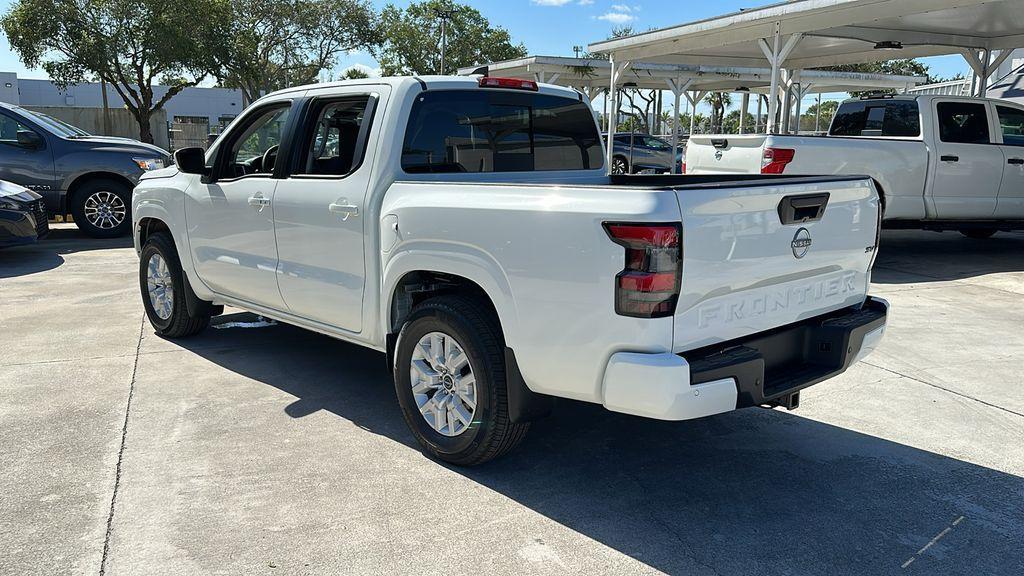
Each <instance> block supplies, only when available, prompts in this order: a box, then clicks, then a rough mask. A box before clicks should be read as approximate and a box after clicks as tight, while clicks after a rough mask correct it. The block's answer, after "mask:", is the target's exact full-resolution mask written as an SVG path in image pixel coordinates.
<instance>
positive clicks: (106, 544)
mask: <svg viewBox="0 0 1024 576" xmlns="http://www.w3.org/2000/svg"><path fill="white" fill-rule="evenodd" d="M145 327H146V316H145V315H143V316H142V322H141V323H139V339H138V342H136V343H135V362H134V363H133V364H132V376H131V380H130V382H129V383H128V400H127V402H125V406H124V425H123V426H122V427H121V446H120V447H119V448H118V450H117V467H116V468H115V471H114V490H113V492H112V493H111V494H110V512H109V514H107V531H106V534H104V536H103V555H102V556H101V557H100V576H104V574H106V572H107V557H108V556H109V554H110V536H111V535H112V533H113V531H114V506H115V505H116V504H117V490H118V489H119V488H120V487H121V465H122V463H123V461H124V448H125V443H126V441H127V440H128V417H129V415H130V414H131V410H132V396H134V395H135V375H136V374H137V373H138V370H139V353H140V351H141V350H142V331H143V330H144V329H145Z"/></svg>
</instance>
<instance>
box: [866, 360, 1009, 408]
mask: <svg viewBox="0 0 1024 576" xmlns="http://www.w3.org/2000/svg"><path fill="white" fill-rule="evenodd" d="M861 362H863V363H865V364H867V365H868V366H873V367H875V368H878V369H879V370H885V371H886V372H888V373H890V374H895V375H896V376H901V377H903V378H906V379H908V380H913V381H914V382H918V383H921V384H924V385H926V386H931V387H932V388H937V389H939V390H942V391H944V392H949V393H950V394H953V395H955V396H959V397H961V398H965V399H967V400H972V401H974V402H977V403H979V404H984V405H985V406H988V407H989V408H995V409H996V410H1002V411H1003V412H1006V413H1008V414H1013V415H1014V416H1020V417H1021V418H1024V414H1022V413H1020V412H1017V411H1016V410H1010V409H1009V408H1004V407H1002V406H1000V405H998V404H993V403H991V402H986V401H985V400H982V399H981V398H975V397H974V396H971V395H969V394H964V393H963V392H957V391H956V390H950V389H949V388H946V387H944V386H939V385H938V384H935V383H934V382H929V381H927V380H922V379H920V378H917V377H914V376H911V375H909V374H904V373H902V372H900V371H899V370H893V369H892V368H886V367H885V366H879V365H878V364H872V363H871V362H868V361H867V360H861Z"/></svg>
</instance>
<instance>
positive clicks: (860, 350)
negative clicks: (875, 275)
mask: <svg viewBox="0 0 1024 576" xmlns="http://www.w3.org/2000/svg"><path fill="white" fill-rule="evenodd" d="M888 310H889V304H888V303H887V302H886V301H885V300H881V299H879V298H871V297H869V298H868V299H867V300H866V301H865V302H864V304H863V305H862V306H860V307H853V308H844V309H842V310H839V311H836V312H832V313H829V314H824V315H822V316H817V317H814V318H810V319H807V320H803V321H800V322H797V323H794V324H790V325H788V326H783V327H780V328H776V329H774V330H769V331H767V332H762V333H759V334H754V335H751V336H748V337H746V338H741V339H737V340H733V341H729V342H725V343H722V344H717V345H714V346H708V347H705V348H701V349H698V350H692V351H689V352H686V353H684V354H679V355H677V354H637V353H631V352H620V353H617V354H614V355H612V357H611V359H610V360H609V361H608V366H607V369H606V370H605V378H604V406H605V407H606V408H608V409H609V410H614V411H616V412H624V413H627V414H635V415H638V416H646V417H649V418H657V419H660V420H689V419H692V418H700V417H703V416H711V415H712V414H720V413H722V412H729V411H731V410H735V409H737V408H746V407H749V406H761V405H784V406H787V407H791V408H792V407H796V404H797V402H798V393H799V392H800V390H802V389H804V388H807V387H808V386H812V385H814V384H817V383H818V382H822V381H824V380H827V379H829V378H831V377H833V376H836V375H838V374H841V373H842V372H844V371H846V369H847V368H849V367H850V366H851V365H853V364H854V363H855V362H857V361H858V360H860V359H861V358H864V357H865V356H867V355H868V354H870V353H871V351H872V350H874V349H875V347H876V346H878V344H879V342H880V341H881V339H882V335H883V334H884V332H885V324H886V318H887V316H888Z"/></svg>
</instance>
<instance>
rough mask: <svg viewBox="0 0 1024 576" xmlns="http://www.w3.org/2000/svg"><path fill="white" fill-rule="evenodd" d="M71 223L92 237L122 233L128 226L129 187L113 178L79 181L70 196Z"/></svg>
mask: <svg viewBox="0 0 1024 576" xmlns="http://www.w3.org/2000/svg"><path fill="white" fill-rule="evenodd" d="M71 201H72V204H71V215H72V216H74V218H75V225H76V226H78V229H79V230H81V231H82V232H85V233H86V234H88V235H89V236H92V237H93V238H115V237H118V236H126V235H127V234H128V232H129V231H130V230H131V226H132V214H131V209H132V208H131V206H132V189H131V188H129V187H128V186H127V185H125V184H123V183H121V182H118V181H116V180H108V179H100V180H92V181H89V182H86V183H85V184H82V185H81V186H79V187H78V190H76V191H75V193H74V196H73V197H72V200H71Z"/></svg>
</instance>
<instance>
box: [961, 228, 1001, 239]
mask: <svg viewBox="0 0 1024 576" xmlns="http://www.w3.org/2000/svg"><path fill="white" fill-rule="evenodd" d="M996 232H998V230H996V229H995V228H968V229H967V230H961V231H960V233H961V234H963V235H964V236H967V237H968V238H971V239H973V240H984V239H986V238H991V237H992V236H993V235H994V234H995V233H996Z"/></svg>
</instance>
